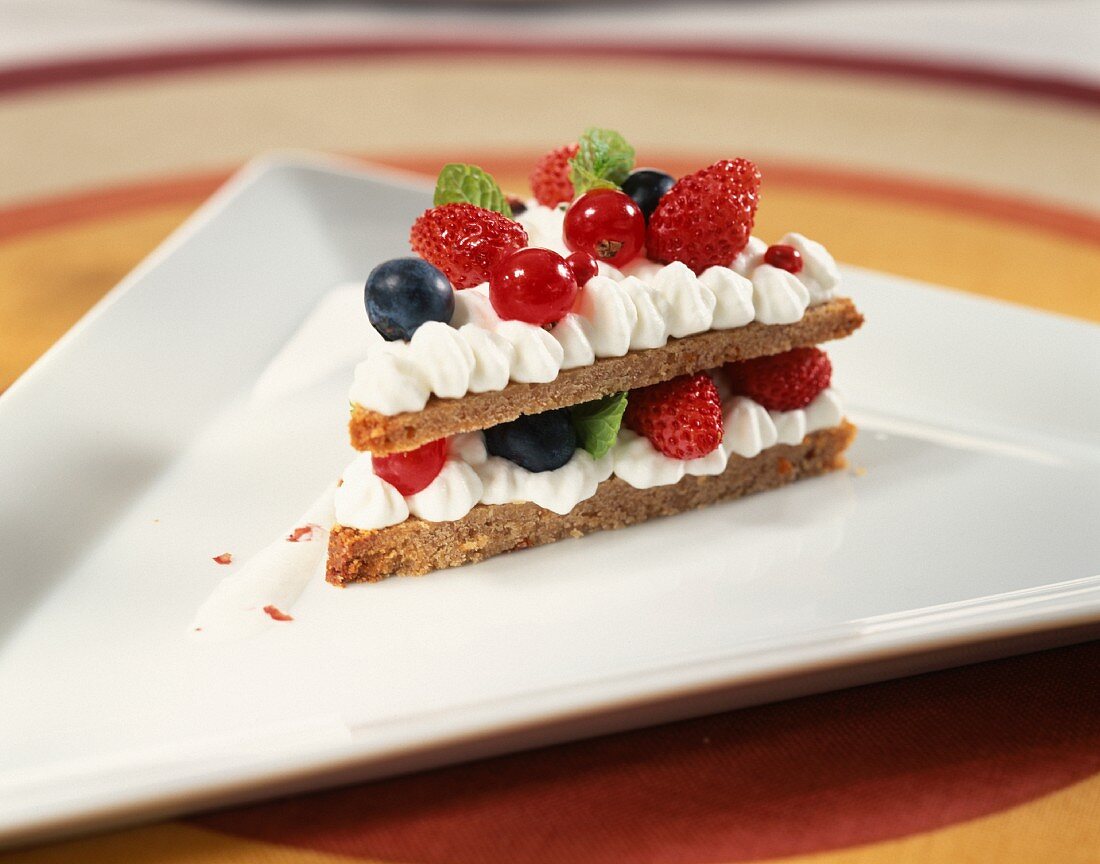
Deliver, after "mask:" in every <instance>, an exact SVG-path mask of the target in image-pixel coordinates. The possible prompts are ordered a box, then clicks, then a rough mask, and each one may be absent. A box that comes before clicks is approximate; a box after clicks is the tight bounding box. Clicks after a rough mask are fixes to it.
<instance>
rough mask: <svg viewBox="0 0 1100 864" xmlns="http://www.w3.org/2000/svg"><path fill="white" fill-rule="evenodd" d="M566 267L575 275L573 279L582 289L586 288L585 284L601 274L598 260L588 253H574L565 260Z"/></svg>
mask: <svg viewBox="0 0 1100 864" xmlns="http://www.w3.org/2000/svg"><path fill="white" fill-rule="evenodd" d="M565 266H566V267H568V268H569V272H570V273H572V274H573V278H574V279H576V280H577V285H578V286H579V287H581V288H583V287H584V283H585V282H587V281H588V280H589V279H591V278H592V277H593V276H595V275H596V274H597V273H598V272H599V268H598V267H597V266H596V259H595V258H593V257H592V256H591V255H589V254H588V253H587V252H574V253H573V254H572V255H570V256H569V257H568V258H566V259H565Z"/></svg>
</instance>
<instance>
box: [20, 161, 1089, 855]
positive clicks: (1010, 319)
mask: <svg viewBox="0 0 1100 864" xmlns="http://www.w3.org/2000/svg"><path fill="white" fill-rule="evenodd" d="M427 203H428V195H427V193H426V190H425V188H424V187H423V186H422V185H418V184H415V183H413V182H411V181H410V180H408V179H407V178H401V177H399V176H398V175H395V174H393V173H392V172H379V171H368V170H366V169H363V168H362V167H359V166H352V165H350V164H348V163H342V162H338V161H335V160H322V159H311V158H305V157H284V158H269V159H265V160H261V161H259V162H257V163H255V164H253V165H252V166H250V167H249V168H247V169H245V170H244V171H243V172H242V173H241V174H240V175H238V176H237V177H236V178H235V179H234V180H232V181H231V182H230V183H229V184H228V186H227V187H226V188H225V189H223V190H222V191H221V192H220V193H219V194H218V195H216V196H215V198H214V199H213V200H212V201H211V202H210V203H209V204H208V205H207V206H205V207H204V208H202V210H200V211H199V213H197V214H196V215H195V216H194V217H193V218H192V219H191V220H190V221H189V222H188V223H187V225H186V226H185V227H183V228H182V229H181V230H180V231H179V232H177V233H176V234H175V235H174V236H173V237H172V238H171V239H170V240H168V241H167V242H166V243H165V244H164V245H163V246H162V247H161V248H160V249H159V250H158V251H157V252H156V253H154V254H153V255H152V256H151V258H150V259H149V260H148V261H146V262H145V263H143V264H142V265H141V266H140V267H139V268H138V270H137V271H136V272H135V273H134V274H132V275H131V276H130V277H129V278H127V279H126V280H125V281H124V282H123V284H122V285H120V286H119V287H118V288H117V289H116V290H115V291H113V292H112V293H111V295H110V296H109V297H108V298H107V299H105V300H104V301H103V302H102V303H101V304H100V305H99V306H98V307H97V308H96V309H95V310H94V311H93V312H92V313H91V314H89V315H88V316H87V317H86V318H85V319H84V320H83V321H82V322H81V323H80V324H79V325H78V326H77V327H76V328H74V330H73V331H72V332H71V333H69V334H68V335H67V336H66V337H65V338H64V339H63V340H61V342H60V343H59V344H58V345H57V346H56V347H55V348H54V349H53V350H51V351H50V352H49V353H48V354H47V355H46V356H45V357H44V358H43V359H42V360H41V361H40V362H39V363H38V364H36V365H35V367H34V368H33V369H32V370H31V371H30V372H28V373H27V374H26V375H25V376H24V377H23V378H22V379H21V380H20V381H18V382H17V383H16V384H15V385H14V386H13V387H12V388H11V389H10V390H9V391H8V392H7V393H5V394H4V395H3V397H2V398H0V478H2V483H0V592H2V596H3V604H2V609H0V694H2V696H0V700H2V705H0V839H3V840H6V841H8V842H15V841H19V840H29V839H32V838H42V837H45V836H48V835H53V834H56V833H59V832H67V831H75V830H80V829H84V828H89V827H100V826H106V825H110V824H118V823H121V822H124V821H130V820H134V819H138V818H148V817H152V816H159V815H165V814H169V813H174V812H181V811H183V810H186V809H194V808H197V807H200V806H210V805H214V804H218V803H225V802H230V801H236V800H243V799H245V798H249V797H253V798H254V797H261V796H265V795H269V794H275V793H280V792H287V791H292V790H298V789H305V788H311V787H317V786H321V785H325V784H331V783H336V782H341V781H349V780H353V779H365V778H369V777H379V776H383V775H386V774H392V773H397V772H400V771H408V770H412V769H415V768H420V767H426V766H430V765H438V764H442V763H445V762H453V761H458V760H462V759H470V758H475V757H478V756H483V755H487V754H489V753H495V752H504V751H506V750H514V749H519V748H521V747H527V746H533V745H535V744H541V743H548V742H551V741H556V740H564V739H566V738H575V737H580V736H583V735H591V734H596V733H599V732H604V731H609V730H612V729H622V728H627V727H631V726H640V725H644V724H647V723H652V722H657V721H660V720H667V719H672V718H675V717H683V716H688V715H691V714H698V713H703V712H705V711H714V710H719V709H722V708H727V707H734V706H738V705H745V704H749V703H752V702H760V701H765V700H769V699H778V698H786V697H789V696H794V695H798V694H802V693H807V692H811V691H815V690H822V689H827V688H832V687H837V686H843V685H846V684H850V683H855V682H859V681H866V680H873V679H876V678H883V677H888V676H891V675H898V674H904V673H908V672H912V671H917V670H921V669H928V668H933V667H937V666H944V665H949V664H951V663H958V662H965V661H966V660H968V659H976V658H978V657H988V656H996V655H1000V654H1006V653H1010V652H1012V651H1018V650H1023V649H1024V648H1026V647H1031V646H1034V645H1036V644H1050V643H1054V642H1066V641H1071V640H1074V639H1082V638H1086V637H1088V636H1091V635H1094V634H1095V632H1096V627H1095V625H1096V623H1097V622H1098V621H1100V576H1097V573H1098V571H1100V531H1098V530H1097V521H1098V516H1100V438H1098V435H1097V430H1100V399H1098V398H1097V396H1098V394H1097V390H1096V372H1097V370H1098V369H1100V329H1098V328H1096V327H1093V326H1091V325H1088V324H1084V323H1081V322H1077V321H1071V320H1068V319H1063V318H1058V317H1054V316H1050V315H1043V314H1039V313H1035V312H1029V311H1025V310H1023V309H1019V308H1015V307H1010V306H1007V305H1004V304H1000V303H993V302H988V301H983V300H978V299H974V298H972V297H967V296H963V295H960V294H955V293H950V292H947V291H943V290H939V289H935V288H931V287H928V286H924V285H917V284H914V283H912V282H909V281H905V280H902V279H897V278H894V277H891V276H886V275H883V274H876V273H869V272H866V271H860V270H854V269H848V270H847V271H846V276H847V279H848V293H850V294H852V295H853V296H854V297H855V298H856V300H857V302H858V303H859V305H860V307H861V308H862V309H863V311H864V312H865V314H866V316H867V321H868V323H867V325H866V327H865V328H864V329H863V330H861V331H860V332H859V333H857V334H856V335H855V336H854V337H853V338H851V339H848V340H845V341H844V342H843V343H840V344H836V345H835V346H833V347H832V348H831V349H830V353H831V355H832V357H833V359H834V365H835V368H836V381H837V383H838V385H839V386H840V387H841V388H842V390H844V391H845V392H846V393H847V395H848V399H849V404H850V408H851V410H850V416H851V417H852V418H853V419H854V420H856V421H857V422H858V423H859V424H860V425H861V427H862V432H861V434H860V437H859V439H858V441H857V443H856V444H855V447H854V449H853V451H852V453H851V461H852V464H853V466H854V468H855V469H857V470H851V471H848V472H841V473H838V474H835V475H832V476H829V477H825V478H820V479H817V480H811V481H806V482H803V483H799V484H796V485H795V486H793V487H791V488H787V489H784V490H780V491H777V492H771V493H768V494H765V495H760V496H756V497H754V498H750V499H746V500H743V501H738V502H732V503H729V504H725V505H721V506H716V507H712V508H709V509H707V510H704V511H700V512H697V513H692V514H687V515H683V516H679V517H676V518H672V519H665V520H658V521H655V522H651V523H648V524H645V525H642V526H637V527H635V528H630V529H627V530H624V531H619V532H611V533H607V534H600V535H595V536H592V537H587V538H584V539H582V540H576V541H568V542H564V543H559V544H555V545H552V546H548V547H545V548H542V549H534V550H529V551H526V552H523V553H519V554H514V555H505V556H501V557H499V558H496V559H493V560H491V561H488V562H485V563H483V564H479V565H476V566H472V567H466V568H461V569H457V570H452V571H447V572H444V573H439V574H436V575H433V576H430V577H426V578H423V579H395V580H390V581H388V582H385V583H381V584H378V585H373V586H357V587H353V588H350V589H348V590H345V591H339V590H336V589H334V588H331V587H329V586H328V585H326V584H324V583H323V582H321V581H316V582H314V583H312V584H310V585H309V587H308V588H307V589H306V591H305V593H304V594H303V595H302V597H301V599H300V600H299V601H298V602H297V603H296V604H295V606H294V609H293V614H294V618H295V620H294V621H293V622H289V623H275V622H271V624H270V626H267V625H265V627H264V628H263V629H262V630H261V632H259V633H258V634H257V635H255V636H252V637H250V638H247V639H242V640H238V641H235V642H224V643H218V642H204V641H203V640H201V639H195V638H193V637H192V636H191V634H189V632H188V626H189V624H190V622H191V620H192V617H193V615H194V613H195V610H196V608H197V607H198V606H199V605H200V604H201V603H202V601H203V599H204V598H205V597H206V596H207V595H208V594H209V593H210V591H211V590H212V589H213V588H214V586H215V585H216V584H217V582H218V580H220V579H221V578H222V577H223V576H225V575H226V570H227V568H222V567H218V566H217V565H216V564H214V563H212V562H211V560H210V559H211V557H212V556H213V555H216V554H218V553H220V552H223V551H226V550H229V551H232V552H233V553H234V555H235V557H237V558H238V559H239V560H243V559H246V558H247V557H248V556H249V554H251V553H253V552H255V551H256V550H258V549H260V548H261V547H262V546H264V545H265V544H266V543H267V542H269V541H270V540H271V539H273V537H274V536H275V535H276V533H277V532H279V531H281V530H282V529H283V528H284V527H285V526H286V525H287V524H289V523H291V522H292V520H293V519H294V518H295V516H297V514H299V513H300V512H301V511H302V509H303V508H304V507H305V506H306V505H307V504H308V503H309V502H310V501H311V500H312V499H313V498H314V497H315V496H316V494H317V493H318V491H319V490H320V489H322V488H323V487H324V486H325V485H326V484H327V483H329V482H330V481H332V480H333V479H334V478H335V477H336V476H337V475H338V473H339V471H340V470H341V468H342V467H343V465H344V463H345V462H346V461H347V459H348V457H349V455H350V451H349V449H348V447H347V444H346V440H345V436H346V430H345V419H346V402H345V394H346V388H347V385H348V383H349V375H350V372H348V371H347V370H340V371H339V374H337V373H335V372H334V373H333V374H332V375H329V376H328V377H326V378H325V379H324V380H323V381H321V382H319V383H317V384H316V385H315V386H312V387H309V388H306V389H304V390H303V391H301V392H300V393H299V394H297V396H296V397H295V398H294V399H290V400H284V401H283V402H278V403H275V404H274V405H273V406H271V407H269V408H268V409H266V410H265V411H263V412H257V411H256V410H255V408H254V406H252V407H250V405H249V402H248V398H247V397H248V394H249V392H250V389H251V388H252V386H253V385H254V384H255V382H256V380H257V378H258V376H259V375H260V373H261V372H262V370H263V369H264V368H265V366H266V365H267V364H268V363H269V362H270V361H271V359H272V358H273V357H274V356H275V355H276V354H278V352H279V350H280V349H281V348H282V347H283V345H284V343H285V342H286V340H287V339H288V337H289V336H290V334H292V333H293V332H294V330H295V328H296V327H297V326H298V324H299V323H300V322H301V321H302V319H303V318H304V317H305V316H306V314H307V313H308V312H309V310H310V309H311V308H313V306H314V305H315V304H316V303H317V302H318V300H319V299H320V298H321V297H322V296H324V294H325V293H326V291H327V290H328V289H329V288H331V286H333V285H335V284H337V283H340V282H344V281H359V280H361V279H362V278H363V277H364V274H366V273H367V272H368V270H369V269H370V267H371V266H373V264H374V263H376V262H377V261H379V260H380V259H383V258H386V257H390V256H392V255H396V254H402V253H403V252H404V250H406V249H407V246H406V238H407V232H408V226H409V224H410V223H411V221H412V219H413V218H414V217H415V216H416V215H417V214H418V213H419V212H420V211H421V210H422V209H423V208H424V207H425V206H426V204H427ZM793 227H797V226H793ZM363 320H364V326H365V317H364V319H363ZM1037 634H1039V635H1037ZM1051 634H1053V635H1051ZM1033 637H1034V638H1033ZM1025 638H1028V639H1032V641H1024V639H1025ZM1036 639H1038V640H1040V641H1035V640H1036ZM979 645H980V646H981V647H979V648H975V646H979Z"/></svg>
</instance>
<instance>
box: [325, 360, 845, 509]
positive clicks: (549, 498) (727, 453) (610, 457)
mask: <svg viewBox="0 0 1100 864" xmlns="http://www.w3.org/2000/svg"><path fill="white" fill-rule="evenodd" d="M719 377H720V376H719ZM843 416H844V415H843V411H842V408H841V404H840V399H839V397H838V396H837V393H836V391H835V390H832V389H826V390H823V391H822V392H821V393H820V394H819V395H818V396H817V398H816V399H814V400H813V401H812V402H811V403H810V404H809V405H807V406H806V407H805V408H802V409H799V410H796V411H768V410H767V409H765V408H763V407H762V406H760V405H759V404H757V403H756V402H754V401H752V400H751V399H748V398H746V397H744V396H727V397H726V398H724V399H723V422H724V424H725V434H724V435H723V437H722V443H721V444H720V445H719V446H718V447H717V449H715V450H714V451H713V452H711V453H708V454H707V455H706V456H702V457H700V458H698V459H687V460H683V459H672V458H671V457H669V456H665V455H664V454H663V453H661V452H660V451H659V450H657V449H656V448H655V447H654V446H653V445H652V444H651V443H650V442H649V440H648V439H647V438H644V437H643V436H641V435H636V434H635V433H633V432H631V431H630V430H629V429H626V428H622V429H620V430H619V435H618V439H617V440H616V442H615V445H614V446H613V447H612V448H611V451H610V452H608V453H607V454H606V455H604V456H602V457H601V458H599V459H594V458H593V457H592V456H591V455H589V454H588V453H587V452H585V451H584V450H577V451H576V452H575V453H574V454H573V456H572V457H571V458H570V460H569V461H568V462H566V463H565V464H564V465H562V466H561V467H560V468H555V469H554V470H552V471H539V472H535V471H528V470H527V469H525V468H522V467H520V466H519V465H516V464H515V463H514V462H510V461H508V460H507V459H503V458H501V457H499V456H490V455H489V454H488V453H487V452H486V449H485V437H484V435H483V434H482V433H481V432H470V433H465V434H462V435H455V436H454V437H453V438H451V440H450V444H449V447H450V452H449V455H448V458H447V462H446V463H445V464H444V467H443V470H442V471H441V472H440V473H439V476H438V477H436V478H435V479H434V480H433V481H432V482H431V483H429V484H428V486H427V487H426V488H425V489H423V490H422V491H420V492H417V493H416V494H415V495H410V496H408V497H405V498H403V497H402V496H401V494H400V493H399V492H398V491H397V490H396V489H394V488H393V486H391V485H390V484H389V483H387V482H386V481H385V480H382V479H381V478H380V477H377V476H376V475H375V474H374V472H373V470H372V468H371V458H370V454H369V453H363V454H361V455H359V456H358V457H357V458H356V459H355V461H353V462H352V463H351V465H349V466H348V468H347V469H346V470H345V471H344V476H343V480H342V483H341V485H340V486H339V487H338V488H337V490H336V521H337V523H338V524H340V525H346V526H348V527H349V528H359V529H362V530H369V529H374V528H384V527H386V526H388V525H396V524H397V523H399V522H403V521H404V520H405V519H406V518H408V516H409V515H410V514H411V515H413V516H418V517H420V518H421V519H427V520H429V521H432V522H450V521H454V520H456V519H461V518H462V517H463V516H465V515H466V514H467V513H469V512H470V510H471V509H472V508H473V507H474V506H475V505H476V504H478V503H481V504H509V503H513V502H520V501H531V502H533V503H535V504H537V505H538V506H539V507H542V508H544V509H546V510H551V511H553V512H555V513H560V514H565V513H568V512H569V511H570V510H572V509H573V508H574V507H576V506H577V504H579V503H580V502H581V501H585V500H587V499H588V498H591V497H592V496H593V495H595V494H596V489H597V487H598V486H599V484H600V483H602V482H603V481H604V480H607V479H608V478H609V477H610V476H611V475H612V474H614V475H615V476H617V477H620V478H622V480H624V481H625V482H627V483H629V484H630V485H631V486H634V487H635V488H638V489H650V488H652V487H654V486H668V485H670V484H672V483H676V482H678V481H679V480H680V479H681V478H683V477H684V476H685V475H694V476H698V477H704V476H711V475H716V474H721V473H722V472H723V471H725V470H726V466H727V464H728V463H729V460H730V458H731V457H734V456H740V457H743V458H745V459H751V458H752V457H753V456H756V455H757V454H759V453H760V452H761V451H762V450H766V449H767V448H768V447H771V446H772V445H774V444H798V443H800V442H801V441H802V439H803V438H805V437H806V435H808V434H809V433H810V432H815V431H817V430H818V429H826V428H829V427H832V426H836V425H837V424H838V423H840V421H841V419H842V418H843Z"/></svg>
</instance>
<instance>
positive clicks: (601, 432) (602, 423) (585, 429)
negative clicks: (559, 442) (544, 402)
mask: <svg viewBox="0 0 1100 864" xmlns="http://www.w3.org/2000/svg"><path fill="white" fill-rule="evenodd" d="M624 411H626V393H613V394H611V395H610V396H604V397H603V399H597V400H596V401H595V402H585V403H584V404H583V405H574V406H573V407H572V408H570V409H569V416H570V419H571V420H572V421H573V428H574V429H576V430H577V436H578V437H579V438H580V439H581V446H582V447H583V448H584V449H585V450H587V451H588V452H589V453H590V454H591V455H592V457H593V458H594V459H599V458H600V457H601V456H603V455H604V454H606V453H607V451H608V450H610V449H611V445H612V444H614V443H615V436H616V435H618V434H619V425H620V424H621V423H622V422H623V412H624Z"/></svg>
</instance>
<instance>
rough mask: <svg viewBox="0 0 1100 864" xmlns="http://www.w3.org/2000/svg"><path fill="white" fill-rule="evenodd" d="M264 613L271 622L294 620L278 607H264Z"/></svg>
mask: <svg viewBox="0 0 1100 864" xmlns="http://www.w3.org/2000/svg"><path fill="white" fill-rule="evenodd" d="M264 612H266V613H267V615H268V617H269V618H271V620H272V621H293V620H294V619H293V618H292V617H291V616H290V615H287V614H286V612H284V611H283V610H282V609H280V608H279V607H278V606H264Z"/></svg>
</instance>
